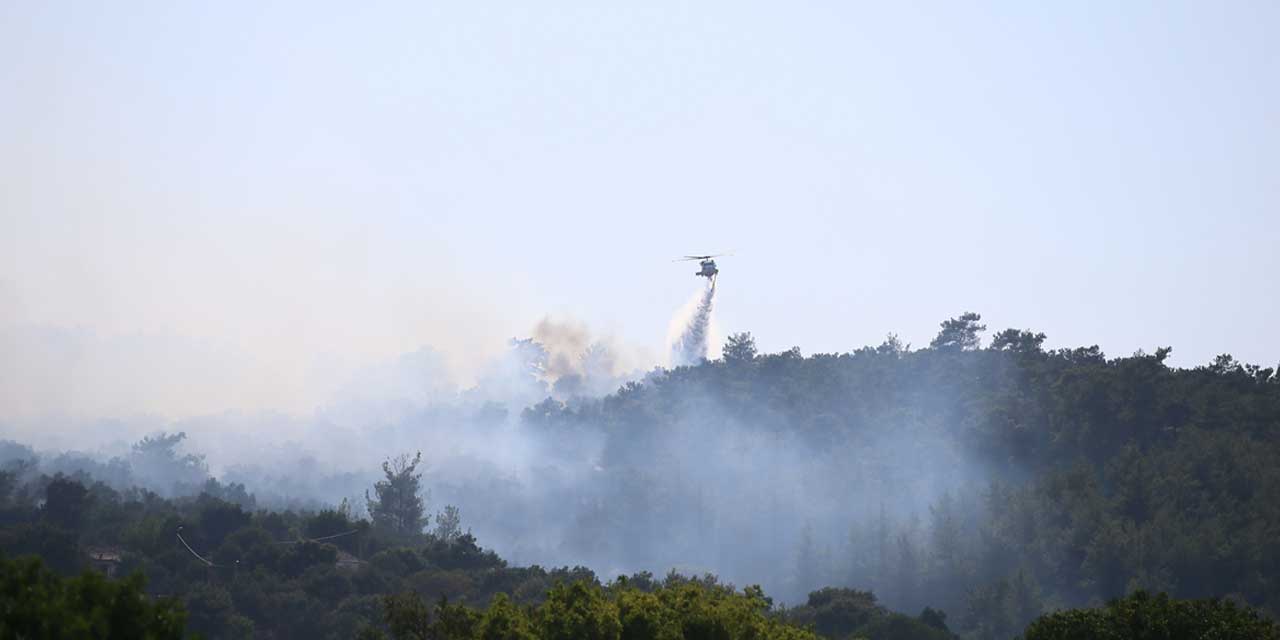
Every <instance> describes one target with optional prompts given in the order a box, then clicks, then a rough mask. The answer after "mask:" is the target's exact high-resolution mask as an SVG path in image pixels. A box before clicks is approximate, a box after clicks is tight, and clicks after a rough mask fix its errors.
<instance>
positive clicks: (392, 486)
mask: <svg viewBox="0 0 1280 640" xmlns="http://www.w3.org/2000/svg"><path fill="white" fill-rule="evenodd" d="M421 462H422V452H421V451H419V452H418V454H417V455H416V456H414V458H413V459H412V460H410V459H409V456H408V454H403V455H400V456H398V457H396V458H393V459H390V460H387V461H385V462H383V463H382V473H383V474H385V475H386V478H385V479H384V480H379V481H378V482H377V483H376V484H374V485H373V490H374V493H375V494H376V495H377V497H370V496H369V492H368V491H365V494H364V496H365V502H367V503H368V507H369V515H370V516H372V518H373V525H374V526H375V527H378V528H380V529H385V530H387V531H391V532H393V533H396V534H400V535H412V534H417V533H422V528H423V527H424V526H425V525H426V523H427V518H426V516H425V515H424V513H425V512H426V502H425V501H424V500H423V498H422V496H421V495H420V494H419V492H420V490H421V486H420V485H421V481H422V474H421V473H415V471H417V468H418V464H420V463H421Z"/></svg>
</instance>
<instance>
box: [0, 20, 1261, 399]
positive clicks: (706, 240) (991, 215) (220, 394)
mask: <svg viewBox="0 0 1280 640" xmlns="http://www.w3.org/2000/svg"><path fill="white" fill-rule="evenodd" d="M263 4H267V3H232V2H219V3H200V4H197V3H175V2H151V3H143V2H134V3H106V2H83V3H62V2H7V3H3V5H0V92H2V94H3V97H2V98H0V305H2V306H3V310H2V313H0V323H2V325H0V328H6V330H7V331H8V332H9V333H8V335H9V336H10V337H8V338H7V339H6V340H7V342H6V344H5V345H4V349H5V350H6V351H7V352H8V353H9V354H10V356H11V357H10V358H8V360H9V361H10V363H9V364H8V365H6V366H5V367H4V371H3V375H4V379H3V380H0V398H4V399H5V402H6V403H8V404H9V405H10V407H9V408H10V409H12V407H13V406H14V404H15V403H19V404H22V405H23V406H22V411H20V412H27V413H30V412H38V411H40V410H50V409H53V408H56V407H58V406H61V405H68V406H80V407H82V408H83V409H84V410H85V411H94V410H103V411H119V410H122V406H123V405H120V404H119V403H117V404H114V405H113V404H110V403H107V404H106V405H104V404H102V403H100V402H99V403H97V404H95V403H94V402H80V400H81V399H82V396H83V395H84V394H91V393H92V391H91V390H89V389H87V387H92V386H94V384H95V383H94V382H93V378H92V376H90V377H89V378H90V379H87V380H84V381H81V382H80V383H79V384H80V385H81V388H77V389H73V390H70V391H66V392H60V393H52V394H49V395H47V397H46V396H42V395H40V394H34V395H35V396H39V397H40V398H44V399H43V400H39V399H37V400H31V399H30V398H31V397H33V394H32V393H31V390H32V388H33V385H35V386H38V385H37V383H36V382H32V380H34V379H36V378H39V379H41V380H45V381H46V382H47V383H48V384H50V385H56V384H58V383H59V378H58V376H57V375H56V370H57V369H58V368H59V367H60V366H62V365H61V364H60V363H62V362H66V361H65V360H56V359H53V360H50V356H48V354H47V352H48V351H49V349H47V348H45V347H41V346H40V345H35V346H33V345H32V344H29V342H30V341H31V340H32V338H30V335H31V333H32V331H33V328H41V327H64V328H66V327H79V328H80V330H82V331H86V332H90V333H92V334H94V335H96V336H99V338H100V339H102V340H106V341H113V340H114V342H112V344H113V345H114V346H113V347H112V348H111V349H107V350H105V351H109V352H110V353H112V354H114V355H113V356H112V357H117V356H118V357H120V358H123V364H121V363H120V362H117V361H114V360H113V361H110V362H107V361H99V362H96V363H90V364H92V365H93V366H96V367H99V368H101V369H102V374H101V375H102V376H105V377H113V376H112V375H111V374H110V373H109V372H110V371H115V370H117V368H118V369H119V370H120V371H128V372H131V375H132V371H133V367H134V366H135V365H136V363H133V362H131V361H130V358H129V356H128V348H127V347H121V346H120V344H122V343H120V342H119V340H117V339H116V338H112V336H116V337H117V338H118V337H119V336H126V337H129V339H130V340H135V341H134V342H127V341H126V343H124V344H128V345H140V344H147V340H149V339H152V338H154V339H155V340H157V341H159V342H158V343H162V344H166V345H169V346H167V347H165V348H166V349H174V350H173V351H171V352H166V353H172V354H173V355H172V357H157V356H156V355H155V354H152V355H150V356H148V357H147V360H148V361H151V360H157V361H158V362H152V363H151V364H150V365H148V367H150V368H148V369H147V371H146V372H140V373H137V378H136V382H135V383H131V384H134V386H139V385H140V387H139V388H135V389H132V391H133V393H132V395H130V394H125V395H126V396H128V397H129V398H131V400H130V402H135V401H136V402H137V406H138V407H139V408H141V409H146V410H156V411H162V412H169V413H170V414H180V413H183V412H196V411H204V410H211V409H212V408H214V407H221V406H245V407H258V406H282V407H286V408H294V409H297V408H302V407H305V406H307V403H308V402H309V401H310V400H309V396H307V395H306V394H305V393H304V392H303V391H302V390H301V389H302V388H303V387H305V386H306V385H307V380H310V379H312V378H313V377H314V376H315V375H316V371H317V369H324V368H326V367H328V366H330V364H332V365H333V366H334V367H339V366H347V365H352V366H354V365H356V364H360V363H365V362H369V361H372V360H376V359H380V358H387V357H391V356H393V355H395V354H398V353H403V352H407V351H412V350H414V349H416V348H418V347H419V346H421V345H424V344H425V345H432V346H434V347H436V348H438V349H440V350H442V351H444V352H445V353H446V354H448V355H449V356H450V358H451V359H452V360H453V361H454V362H455V364H458V363H463V362H465V361H467V360H469V359H470V358H471V357H472V356H473V354H475V353H479V352H485V351H488V352H492V350H494V349H497V348H500V346H501V340H502V339H503V338H504V337H508V336H512V335H526V334H528V332H529V330H530V328H531V327H532V326H533V325H534V323H535V322H537V320H538V319H540V318H541V317H543V316H544V315H546V314H552V315H554V316H558V317H562V318H572V319H575V320H577V321H581V322H584V323H586V324H587V325H588V326H590V327H591V328H592V330H593V331H596V332H598V333H600V334H602V335H613V336H615V337H616V338H618V339H619V340H621V341H623V342H625V343H627V344H629V345H634V346H635V347H636V348H638V349H641V350H647V351H648V352H649V353H650V354H651V355H652V354H659V355H660V354H661V353H662V351H663V340H664V338H665V336H666V333H667V324H668V322H669V320H670V318H671V316H672V314H673V312H675V310H676V309H677V308H678V307H679V306H680V305H682V304H683V303H684V302H685V301H686V300H687V299H688V298H689V296H690V295H691V293H692V291H693V289H694V288H695V287H696V286H697V282H696V281H695V279H694V278H693V276H692V275H691V273H692V271H693V268H692V267H690V266H689V265H687V264H673V263H672V262H670V258H672V257H674V256H677V255H681V254H685V253H691V252H703V251H724V250H733V251H735V252H736V255H735V256H734V257H732V258H727V259H725V260H723V261H722V263H721V267H722V269H723V274H722V278H721V280H720V284H721V292H720V293H721V295H720V299H719V305H718V308H717V314H718V323H719V326H720V328H721V330H722V331H739V330H750V331H753V332H754V333H755V334H756V335H757V337H758V338H759V341H760V343H761V346H762V347H763V348H765V349H767V350H778V349H783V348H787V347H789V346H791V345H799V346H800V347H801V348H802V350H803V351H804V352H805V353H812V352H817V351H845V350H849V349H851V348H855V347H858V346H861V345H865V344H876V343H878V342H879V341H880V340H881V339H883V337H884V335H885V334H886V333H887V332H890V331H896V332H898V333H899V334H901V335H902V336H903V338H904V339H905V340H908V341H911V342H914V343H916V344H917V345H922V344H924V343H927V341H928V340H929V338H930V337H931V336H932V335H933V334H934V333H935V331H936V328H937V323H938V322H939V321H941V320H943V319H945V318H946V317H948V316H952V315H956V314H958V313H960V312H961V311H964V310H970V309H971V310H975V311H979V312H981V313H982V314H983V315H984V318H985V319H986V320H987V321H988V324H990V325H991V327H992V329H999V328H1004V327H1008V326H1015V327H1025V328H1033V329H1036V330H1040V331H1044V332H1046V333H1048V334H1049V344H1050V346H1077V345H1082V344H1094V343H1098V344H1100V345H1101V346H1102V348H1103V349H1104V350H1105V351H1107V352H1108V353H1109V354H1113V355H1121V354H1126V353H1130V352H1132V351H1134V350H1135V349H1138V348H1145V349H1147V350H1148V351H1150V350H1153V349H1154V348H1155V347H1157V346H1161V345H1168V344H1171V345H1173V346H1174V349H1175V350H1174V360H1173V361H1174V362H1175V364H1179V365H1182V366H1192V365H1195V364H1199V363H1203V362H1206V361H1208V360H1209V359H1210V358H1211V357H1212V356H1213V355H1214V354H1216V353H1220V352H1224V351H1226V352H1231V353H1234V354H1236V355H1237V357H1239V358H1242V359H1244V360H1248V361H1257V362H1260V363H1262V364H1266V365H1274V364H1275V363H1276V362H1277V361H1280V337H1278V336H1277V332H1276V330H1275V325H1276V319H1275V318H1276V312H1277V307H1278V306H1280V302H1277V298H1276V285H1275V279H1276V275H1277V273H1278V272H1280V269H1278V267H1280V260H1277V258H1276V247H1277V242H1278V241H1280V171H1278V170H1277V167H1280V71H1278V70H1280V44H1277V42H1278V41H1280V38H1277V37H1276V34H1277V33H1280V3H1275V2H1253V3H1243V2H1190V3H1174V2H1152V3H1145V2H1144V3H1138V2H1121V3H1114V2H1107V3H1103V2H1061V3H1055V4H1051V3H1028V2H1010V3H981V4H980V3H954V2H947V3H926V4H915V3H912V4H907V3H888V2H886V3H875V4H872V3H843V2H840V3H837V2H828V3H771V4H759V3H744V2H700V3H668V2H644V3H630V4H623V3H585V2H583V3H576V2H575V3H550V2H548V3H483V2H460V3H452V4H448V5H442V4H438V3H428V2H403V3H397V2H366V3H352V2H343V3H316V2H297V3H270V6H260V5H263ZM41 335H45V334H41ZM175 340H176V341H187V342H190V343H191V344H193V345H195V346H193V347H191V348H190V349H186V350H185V351H184V350H181V349H175V348H173V347H172V344H173V342H174V341H175ZM15 354H17V355H16V356H15ZM183 354H191V355H190V357H191V358H195V360H191V361H189V362H186V363H185V364H175V363H174V362H176V361H178V360H182V359H183V358H184V357H186V356H185V355H183ZM210 354H214V355H212V356H211V355H210ZM19 356H20V357H19ZM85 358H89V359H93V358H98V359H99V360H103V359H104V358H107V356H101V355H90V356H85ZM199 358H209V359H211V361H216V363H215V364H208V363H204V361H202V360H199ZM170 360H172V361H174V362H169V361H170ZM333 363H340V364H333ZM80 364H81V365H85V363H84V362H83V361H80ZM85 366H87V365H85ZM37 371H39V372H42V373H40V374H39V375H36V374H34V373H33V372H37ZM208 371H217V372H218V373H217V374H216V375H214V374H210V373H208ZM188 374H189V375H192V376H195V377H193V378H191V380H194V381H195V382H192V383H189V384H187V385H186V387H188V389H187V391H185V392H184V393H178V392H176V391H172V390H170V391H169V392H167V395H168V396H169V397H170V398H177V399H171V400H167V401H163V402H160V401H157V400H154V399H153V398H151V397H150V396H151V395H155V394H148V393H147V392H146V391H145V387H146V384H144V382H145V380H147V379H148V378H147V376H151V377H152V378H157V379H165V380H173V379H177V378H180V377H181V376H183V375H188ZM41 376H43V377H41ZM200 376H205V378H201V377H200ZM209 376H213V378H212V379H207V378H208V377H209ZM114 377H116V378H122V379H130V378H129V376H128V375H116V376H114ZM41 384H43V383H41ZM121 384H123V383H121ZM113 393H114V392H113ZM116 395H119V394H116ZM42 403H43V404H42ZM28 405H29V406H28Z"/></svg>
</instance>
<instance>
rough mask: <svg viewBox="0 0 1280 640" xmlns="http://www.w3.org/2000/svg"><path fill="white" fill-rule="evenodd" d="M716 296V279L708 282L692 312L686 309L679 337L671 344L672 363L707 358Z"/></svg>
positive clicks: (687, 362) (680, 363)
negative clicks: (712, 309)
mask: <svg viewBox="0 0 1280 640" xmlns="http://www.w3.org/2000/svg"><path fill="white" fill-rule="evenodd" d="M715 296H716V281H715V280H710V281H708V282H707V288H706V289H704V290H703V291H702V294H701V296H700V297H699V298H698V299H697V303H696V306H694V307H693V309H692V313H690V312H689V311H688V310H686V311H685V315H686V319H685V320H684V322H683V323H682V324H683V328H682V329H681V331H680V335H679V337H677V338H676V339H675V341H674V342H673V343H672V344H671V364H672V365H673V366H677V367H679V366H684V365H696V364H700V363H702V362H705V361H706V360H707V349H708V347H709V346H710V345H709V344H708V343H709V336H710V333H711V307H712V303H713V302H714V301H715Z"/></svg>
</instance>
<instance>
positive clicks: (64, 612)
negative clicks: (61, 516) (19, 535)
mask: <svg viewBox="0 0 1280 640" xmlns="http://www.w3.org/2000/svg"><path fill="white" fill-rule="evenodd" d="M143 584H144V580H143V578H142V576H141V575H137V574H135V575H133V576H130V577H129V578H127V579H125V580H118V581H116V580H108V579H107V578H105V577H104V576H102V575H100V574H97V573H92V572H88V573H85V574H83V575H80V576H78V577H74V578H62V577H59V576H58V575H57V574H55V573H54V572H52V571H50V570H49V569H48V568H46V567H45V566H44V564H43V563H42V562H40V560H39V559H37V558H25V559H18V560H7V559H4V558H2V557H0V638H102V639H103V640H126V639H134V638H138V639H143V640H169V639H173V640H177V639H179V638H182V637H183V624H184V621H185V618H186V616H185V614H184V613H183V611H182V608H181V607H180V606H179V605H178V604H177V602H176V601H174V600H171V599H159V600H152V599H150V598H148V597H146V595H145V593H144V591H143Z"/></svg>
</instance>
